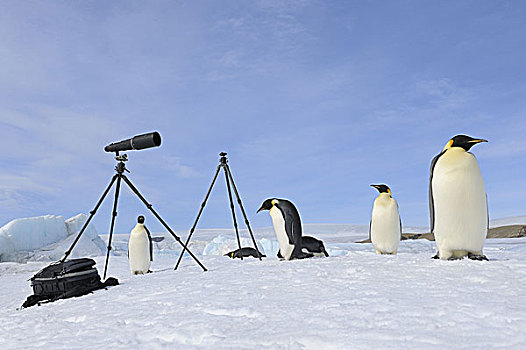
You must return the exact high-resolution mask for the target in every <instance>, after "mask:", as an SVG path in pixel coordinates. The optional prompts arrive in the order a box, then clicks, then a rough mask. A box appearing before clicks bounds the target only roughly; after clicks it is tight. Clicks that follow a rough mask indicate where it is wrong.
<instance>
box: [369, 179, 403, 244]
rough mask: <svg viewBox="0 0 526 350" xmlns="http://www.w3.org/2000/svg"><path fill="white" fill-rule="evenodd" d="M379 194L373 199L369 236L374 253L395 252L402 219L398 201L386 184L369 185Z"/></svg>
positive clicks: (400, 234) (400, 233)
mask: <svg viewBox="0 0 526 350" xmlns="http://www.w3.org/2000/svg"><path fill="white" fill-rule="evenodd" d="M371 186H372V187H374V188H376V189H377V190H378V192H380V194H379V195H378V197H377V198H376V199H375V200H374V204H373V212H372V214H371V222H370V225H369V238H370V239H371V242H372V243H373V247H374V250H375V251H376V254H396V252H397V251H398V244H399V243H400V238H401V236H402V220H400V214H399V212H398V203H396V200H395V199H394V198H393V195H392V193H391V189H390V188H389V186H387V185H384V184H382V185H371Z"/></svg>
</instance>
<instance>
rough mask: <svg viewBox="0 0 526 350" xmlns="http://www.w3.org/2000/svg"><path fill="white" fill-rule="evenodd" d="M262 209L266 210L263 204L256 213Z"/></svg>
mask: <svg viewBox="0 0 526 350" xmlns="http://www.w3.org/2000/svg"><path fill="white" fill-rule="evenodd" d="M262 210H265V208H264V207H263V206H261V208H259V209H258V211H256V214H257V213H259V212H260V211H262Z"/></svg>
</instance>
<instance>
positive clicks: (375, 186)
mask: <svg viewBox="0 0 526 350" xmlns="http://www.w3.org/2000/svg"><path fill="white" fill-rule="evenodd" d="M371 187H374V188H376V189H377V188H378V187H380V186H379V185H371Z"/></svg>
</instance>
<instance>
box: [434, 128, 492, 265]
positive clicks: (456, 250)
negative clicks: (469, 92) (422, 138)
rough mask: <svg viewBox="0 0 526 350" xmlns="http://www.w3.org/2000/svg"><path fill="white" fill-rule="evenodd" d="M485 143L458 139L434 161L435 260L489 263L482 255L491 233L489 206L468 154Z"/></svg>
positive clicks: (469, 139) (474, 159)
mask: <svg viewBox="0 0 526 350" xmlns="http://www.w3.org/2000/svg"><path fill="white" fill-rule="evenodd" d="M480 142H488V141H487V140H483V139H474V138H472V137H469V136H466V135H457V136H455V137H453V138H452V139H451V140H449V142H448V143H447V144H446V146H445V147H444V149H443V150H442V152H440V154H438V155H437V156H436V157H435V158H433V160H432V162H431V171H430V177H429V211H430V216H431V233H433V234H434V235H435V241H436V244H437V249H438V253H437V255H436V256H435V257H434V258H440V259H449V260H454V259H462V258H463V257H465V256H467V257H468V258H470V259H473V260H488V259H487V258H486V256H484V254H483V253H482V248H483V246H484V241H485V240H486V236H487V233H488V225H489V218H488V202H487V196H486V189H485V188H484V181H483V180H482V175H481V173H480V169H479V165H478V163H477V159H476V158H475V156H474V155H473V154H472V153H470V152H468V151H469V149H470V148H471V147H473V146H474V145H476V144H477V143H480Z"/></svg>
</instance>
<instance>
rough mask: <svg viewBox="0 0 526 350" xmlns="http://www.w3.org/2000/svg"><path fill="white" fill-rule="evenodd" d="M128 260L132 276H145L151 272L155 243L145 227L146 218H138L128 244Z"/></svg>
mask: <svg viewBox="0 0 526 350" xmlns="http://www.w3.org/2000/svg"><path fill="white" fill-rule="evenodd" d="M128 260H129V262H130V270H131V273H132V275H139V274H141V275H142V274H145V273H148V272H151V271H150V264H151V262H152V261H153V243H152V236H151V234H150V231H148V229H147V228H146V226H144V216H142V215H140V216H139V217H138V218H137V225H135V227H134V228H133V230H132V231H131V234H130V240H129V242H128Z"/></svg>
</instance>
